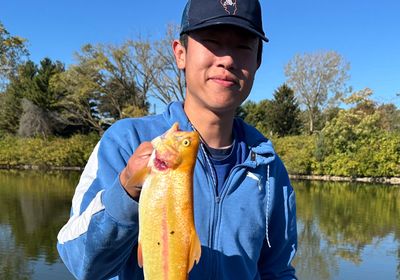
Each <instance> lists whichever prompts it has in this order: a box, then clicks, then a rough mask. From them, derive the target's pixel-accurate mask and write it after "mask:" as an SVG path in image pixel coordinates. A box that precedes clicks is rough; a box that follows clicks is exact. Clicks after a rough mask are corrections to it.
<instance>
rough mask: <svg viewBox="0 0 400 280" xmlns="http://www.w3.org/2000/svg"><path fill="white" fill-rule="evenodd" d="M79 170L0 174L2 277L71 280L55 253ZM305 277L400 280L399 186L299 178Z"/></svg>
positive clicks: (300, 266) (300, 267) (300, 259)
mask: <svg viewBox="0 0 400 280" xmlns="http://www.w3.org/2000/svg"><path fill="white" fill-rule="evenodd" d="M78 179H79V172H65V173H60V172H57V173H56V172H51V173H44V172H27V171H24V172H11V171H0V279H5V280H7V279H44V280H47V279H57V280H61V279H73V278H72V276H71V274H70V273H69V272H68V271H67V270H66V268H65V267H64V266H63V265H62V264H61V263H60V259H59V257H58V253H57V250H56V238H57V234H58V231H59V229H60V228H61V226H62V225H63V224H64V223H65V222H66V221H67V219H68V214H69V211H70V206H71V199H72V195H73V192H74V189H75V186H76V184H77V182H78ZM293 185H294V188H295V190H296V195H297V213H298V214H297V215H298V231H299V252H298V254H297V257H296V258H295V266H296V269H297V273H298V276H299V279H302V280H314V279H375V278H376V277H377V276H379V279H400V188H398V187H389V186H382V185H367V184H363V185H361V184H347V183H322V182H303V181H294V182H293Z"/></svg>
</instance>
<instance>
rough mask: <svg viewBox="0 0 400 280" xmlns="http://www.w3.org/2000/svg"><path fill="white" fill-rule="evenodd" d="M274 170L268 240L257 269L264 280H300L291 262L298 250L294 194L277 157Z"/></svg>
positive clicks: (270, 186)
mask: <svg viewBox="0 0 400 280" xmlns="http://www.w3.org/2000/svg"><path fill="white" fill-rule="evenodd" d="M276 162H277V164H275V166H274V167H271V169H272V170H271V176H270V178H269V188H270V193H271V198H270V200H271V201H270V204H271V207H270V209H269V219H268V228H267V234H268V236H267V238H266V240H265V242H264V244H263V248H262V250H261V254H260V258H259V261H258V268H259V272H260V277H261V279H279V280H292V279H297V277H296V276H295V269H294V267H293V266H292V264H291V262H292V260H293V258H294V256H295V253H296V250H297V227H296V201H295V193H294V190H293V188H292V186H291V184H290V180H289V177H288V174H287V171H286V168H285V167H284V165H283V163H282V162H281V160H280V159H279V157H276Z"/></svg>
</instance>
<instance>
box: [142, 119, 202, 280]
mask: <svg viewBox="0 0 400 280" xmlns="http://www.w3.org/2000/svg"><path fill="white" fill-rule="evenodd" d="M152 144H153V147H154V152H153V154H152V156H151V158H150V160H149V168H150V172H149V173H148V175H147V176H146V178H145V180H144V183H143V188H142V191H141V195H140V200H139V245H138V260H139V265H140V266H143V271H144V276H145V279H147V280H161V279H164V280H167V279H169V280H181V279H182V280H184V279H187V278H188V273H189V271H190V270H191V268H192V267H193V264H194V262H196V263H197V262H198V261H199V259H200V255H201V245H200V241H199V238H198V236H197V233H196V230H195V225H194V215H193V171H194V165H195V162H196V157H197V150H198V145H199V136H198V134H197V132H186V131H180V130H179V128H178V124H177V123H176V124H174V125H173V126H172V127H171V129H170V130H168V131H167V132H166V133H165V134H164V135H162V136H160V137H157V138H156V139H154V140H153V141H152Z"/></svg>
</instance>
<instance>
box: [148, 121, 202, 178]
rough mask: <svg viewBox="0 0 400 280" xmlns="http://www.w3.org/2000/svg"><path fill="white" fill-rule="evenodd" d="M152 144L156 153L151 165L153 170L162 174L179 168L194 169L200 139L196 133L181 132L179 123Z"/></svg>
mask: <svg viewBox="0 0 400 280" xmlns="http://www.w3.org/2000/svg"><path fill="white" fill-rule="evenodd" d="M151 143H152V145H153V148H154V151H153V156H152V159H151V160H150V164H151V165H152V168H153V170H156V171H161V172H162V171H168V170H170V169H177V168H193V167H194V164H195V162H196V158H197V151H198V148H199V143H200V137H199V134H198V133H197V132H196V131H182V130H180V129H179V125H178V123H175V124H174V125H173V126H172V127H171V128H170V129H169V130H168V131H167V132H165V133H164V134H163V135H161V136H159V137H157V138H155V139H154V140H153V141H151Z"/></svg>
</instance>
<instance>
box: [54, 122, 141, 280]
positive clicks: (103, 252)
mask: <svg viewBox="0 0 400 280" xmlns="http://www.w3.org/2000/svg"><path fill="white" fill-rule="evenodd" d="M109 130H110V132H109ZM109 130H107V132H106V134H104V136H103V137H102V139H101V140H100V142H99V143H98V144H97V146H96V147H95V149H94V150H93V152H92V154H91V156H90V158H89V160H88V163H87V165H86V167H85V169H84V171H83V173H82V175H81V178H80V181H79V183H78V186H77V187H76V190H75V194H74V197H73V199H72V209H71V215H70V219H69V220H68V222H67V224H66V225H64V227H63V228H62V229H61V230H60V232H59V234H58V237H57V239H58V242H57V249H58V252H59V254H60V256H61V259H62V260H63V262H64V263H65V265H66V266H67V268H68V269H69V270H70V271H71V273H72V274H73V275H74V276H75V277H76V278H77V279H108V278H111V277H113V276H115V275H117V274H118V273H119V271H120V270H121V268H122V266H123V265H124V264H125V263H126V261H127V260H128V258H129V257H130V255H131V254H132V253H135V252H133V250H134V247H135V246H136V245H137V236H138V230H139V226H138V204H137V202H135V201H134V200H133V199H132V198H131V197H130V196H129V195H128V194H127V192H126V191H125V189H124V188H123V187H122V186H121V184H120V181H119V173H120V171H121V170H122V169H123V168H124V167H125V165H126V162H127V161H128V159H129V157H130V156H131V154H132V153H133V149H132V148H128V147H127V146H126V142H127V141H126V139H125V147H124V146H123V142H124V141H122V139H121V140H118V139H119V138H118V137H114V136H112V135H113V134H112V131H113V129H112V127H111V128H109ZM114 131H115V129H114ZM121 138H122V137H121ZM137 144H138V143H134V145H133V146H135V145H136V146H137ZM132 266H133V267H134V268H133V269H136V270H138V269H139V267H138V266H137V264H136V265H135V264H132Z"/></svg>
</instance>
